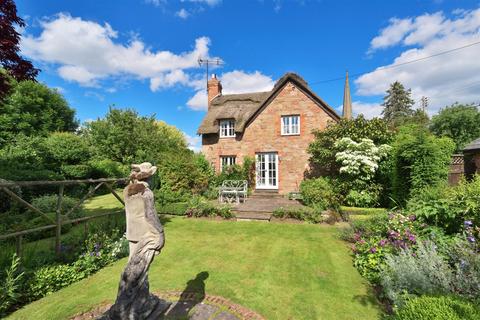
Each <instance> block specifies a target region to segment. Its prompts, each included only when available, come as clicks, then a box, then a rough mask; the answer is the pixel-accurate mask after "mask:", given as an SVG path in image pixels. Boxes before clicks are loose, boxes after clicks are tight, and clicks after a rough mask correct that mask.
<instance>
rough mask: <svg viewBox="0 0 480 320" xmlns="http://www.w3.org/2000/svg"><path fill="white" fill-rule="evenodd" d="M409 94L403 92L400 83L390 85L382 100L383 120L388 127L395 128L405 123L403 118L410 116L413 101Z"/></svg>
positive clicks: (407, 91) (408, 92)
mask: <svg viewBox="0 0 480 320" xmlns="http://www.w3.org/2000/svg"><path fill="white" fill-rule="evenodd" d="M411 94H412V93H411V90H410V89H408V90H405V87H404V86H403V84H401V83H400V82H398V81H395V82H394V83H392V84H391V85H390V88H389V89H388V90H387V95H386V96H385V97H384V98H383V104H382V106H383V108H384V109H383V111H382V115H383V119H384V120H385V121H387V122H388V123H389V124H390V125H392V126H394V127H397V126H398V125H399V124H401V123H402V122H403V121H405V118H408V117H409V116H412V115H413V113H414V111H413V109H412V107H413V104H414V101H413V99H412V98H411Z"/></svg>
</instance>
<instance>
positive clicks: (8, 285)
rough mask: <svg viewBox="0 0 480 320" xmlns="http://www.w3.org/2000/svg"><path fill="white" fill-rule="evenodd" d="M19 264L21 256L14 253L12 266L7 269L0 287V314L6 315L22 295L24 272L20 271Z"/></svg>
mask: <svg viewBox="0 0 480 320" xmlns="http://www.w3.org/2000/svg"><path fill="white" fill-rule="evenodd" d="M19 266H20V258H18V257H17V255H16V254H14V255H13V257H12V263H11V265H10V267H9V268H8V269H7V270H5V278H4V279H3V281H2V282H3V283H2V286H1V287H0V316H3V315H5V314H6V312H7V311H8V310H9V309H10V308H11V307H12V306H13V305H14V304H15V303H16V302H17V301H18V300H19V298H20V296H21V293H20V289H21V284H22V281H23V277H24V273H23V272H20V270H19Z"/></svg>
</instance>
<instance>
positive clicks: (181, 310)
mask: <svg viewBox="0 0 480 320" xmlns="http://www.w3.org/2000/svg"><path fill="white" fill-rule="evenodd" d="M208 276H209V273H208V272H207V271H202V272H200V273H198V274H197V276H196V277H195V279H192V280H189V281H188V282H187V286H186V287H185V289H184V290H183V292H182V293H181V294H180V299H179V300H178V301H177V302H176V303H175V305H174V306H173V308H172V309H170V310H169V311H168V313H167V314H166V315H165V316H166V317H165V318H166V319H188V313H189V312H190V310H192V309H193V308H194V307H195V306H196V305H197V304H199V303H201V302H202V301H203V299H205V280H207V278H208Z"/></svg>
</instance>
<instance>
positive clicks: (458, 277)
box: [447, 225, 480, 299]
mask: <svg viewBox="0 0 480 320" xmlns="http://www.w3.org/2000/svg"><path fill="white" fill-rule="evenodd" d="M479 231H480V228H478V227H477V228H476V237H475V236H474V235H473V225H472V226H467V227H466V232H465V234H464V236H463V237H456V238H455V239H454V241H453V243H452V245H451V246H450V247H449V248H448V252H447V253H448V256H449V259H450V262H451V264H452V265H453V272H454V281H453V291H454V292H455V293H457V294H459V295H461V296H464V297H466V298H469V299H480V290H479V289H480V245H479V244H478V241H479V240H480V237H479V236H478V233H479Z"/></svg>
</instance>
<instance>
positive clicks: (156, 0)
mask: <svg viewBox="0 0 480 320" xmlns="http://www.w3.org/2000/svg"><path fill="white" fill-rule="evenodd" d="M145 3H148V4H153V5H154V6H155V7H160V6H161V5H164V4H166V3H167V0H145Z"/></svg>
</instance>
